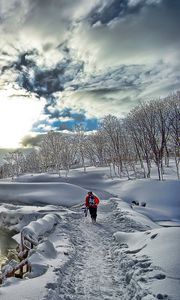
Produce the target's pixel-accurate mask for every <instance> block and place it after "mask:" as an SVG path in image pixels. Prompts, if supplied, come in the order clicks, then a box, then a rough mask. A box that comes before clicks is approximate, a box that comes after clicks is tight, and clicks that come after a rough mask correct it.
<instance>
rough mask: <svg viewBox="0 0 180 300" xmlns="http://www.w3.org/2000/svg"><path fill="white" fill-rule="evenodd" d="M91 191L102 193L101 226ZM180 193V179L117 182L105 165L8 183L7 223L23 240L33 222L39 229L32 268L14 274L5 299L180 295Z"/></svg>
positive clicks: (2, 294)
mask: <svg viewBox="0 0 180 300" xmlns="http://www.w3.org/2000/svg"><path fill="white" fill-rule="evenodd" d="M89 189H91V190H93V191H95V193H96V194H97V195H98V196H99V197H100V198H101V202H100V205H99V208H98V222H97V224H96V225H93V224H92V223H91V220H90V216H89V215H88V217H87V218H85V217H84V214H83V211H82V209H81V204H82V203H83V201H84V197H85V194H86V192H87V190H89ZM179 192H180V182H178V181H177V180H166V181H164V182H158V181H156V180H154V179H151V180H133V181H126V180H124V179H123V180H120V179H114V180H112V179H110V178H109V177H108V170H107V169H103V168H99V169H96V168H89V170H88V172H87V173H86V174H84V173H83V171H82V170H80V169H79V170H73V171H72V172H71V176H70V177H69V178H68V181H66V180H65V178H64V177H63V178H59V177H58V176H57V175H55V174H52V175H49V174H48V175H47V174H37V175H33V176H31V175H26V176H21V177H19V178H18V179H14V181H13V182H4V181H3V182H2V183H0V201H1V206H0V226H1V228H9V229H14V230H16V231H17V234H16V235H15V236H14V238H15V239H16V240H17V241H19V240H20V234H19V233H18V232H20V231H22V230H23V228H25V229H26V228H27V229H26V230H27V232H28V228H30V229H32V226H31V223H32V221H33V223H32V224H33V228H38V232H39V234H37V232H36V234H35V236H36V239H37V240H38V245H37V247H36V249H35V250H33V251H32V252H31V253H30V256H29V261H30V263H31V265H32V272H31V273H30V274H29V275H28V274H27V275H26V277H25V278H24V279H23V280H19V279H17V278H8V279H6V280H5V281H4V283H3V285H2V286H1V287H0V299H1V300H10V299H12V295H13V299H15V300H16V299H18V300H24V299H29V300H36V299H42V300H49V299H54V300H55V299H56V300H57V299H64V300H65V299H75V300H86V299H92V300H95V299H96V300H101V299H102V300H105V299H106V300H107V299H108V300H111V299H118V300H119V299H120V300H131V299H134V300H135V299H140V300H141V299H143V300H151V299H169V300H170V299H171V300H179V299H180V292H179V283H180V281H179V278H180V274H179V270H180V264H179V252H180V245H179V238H180V228H179V227H177V226H178V225H179V221H180V217H179V208H180V203H179V199H178V198H179V196H178V195H179ZM114 195H116V197H114ZM124 200H126V201H124ZM132 200H136V201H139V203H141V202H146V207H142V206H141V205H140V206H132V205H131V202H132ZM17 204H18V205H17ZM46 216H47V218H46ZM48 216H50V217H48ZM51 216H52V217H51ZM53 216H54V217H53ZM148 216H151V219H149V217H148ZM52 218H55V219H54V220H55V223H52ZM48 220H49V221H48ZM156 220H158V223H157V222H154V221H156ZM164 220H165V221H166V222H165V221H164ZM44 222H45V225H46V226H45V229H46V230H44V231H42V230H41V228H40V227H38V226H39V225H38V224H44ZM48 222H49V223H48ZM53 222H54V221H53ZM160 222H161V224H162V225H164V226H167V224H168V223H167V222H169V223H170V225H171V227H168V228H166V227H164V226H160ZM35 231H36V230H35Z"/></svg>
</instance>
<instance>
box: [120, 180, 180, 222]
mask: <svg viewBox="0 0 180 300" xmlns="http://www.w3.org/2000/svg"><path fill="white" fill-rule="evenodd" d="M116 191H117V193H118V195H119V196H120V197H121V198H122V199H123V200H125V201H127V202H129V203H131V202H132V201H133V200H134V201H138V202H139V203H141V202H146V204H147V205H146V207H138V206H136V207H134V208H135V209H136V211H139V212H141V213H143V214H145V215H147V216H149V217H150V218H151V219H152V220H154V221H160V220H172V221H179V222H180V197H179V195H180V181H178V180H167V181H162V182H160V181H157V180H133V181H128V182H123V183H122V184H121V186H120V187H119V190H116Z"/></svg>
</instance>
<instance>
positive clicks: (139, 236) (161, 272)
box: [113, 228, 180, 299]
mask: <svg viewBox="0 0 180 300" xmlns="http://www.w3.org/2000/svg"><path fill="white" fill-rule="evenodd" d="M113 236H114V238H115V240H116V241H117V243H118V244H119V247H120V248H121V250H122V252H124V253H126V254H129V255H133V256H134V255H135V256H136V257H137V259H138V260H139V259H142V258H146V257H149V258H150V262H149V271H150V272H149V274H148V272H147V274H146V275H145V274H143V272H142V274H139V275H141V276H143V280H144V281H146V282H149V285H151V283H152V282H153V281H154V283H153V285H152V286H151V290H152V291H153V292H154V293H156V292H157V291H159V292H160V294H159V295H161V296H162V297H163V294H165V295H166V294H171V295H174V298H172V299H177V293H178V292H177V291H178V288H179V278H180V260H178V257H179V253H180V244H179V239H180V228H156V229H152V230H148V231H145V232H133V233H127V232H116V233H115V234H114V235H113ZM127 247H128V248H127ZM150 266H151V268H150ZM135 274H136V276H137V271H136V272H134V276H135ZM141 280H142V278H141ZM162 281H164V282H162ZM159 297H160V296H159ZM158 299H165V298H158Z"/></svg>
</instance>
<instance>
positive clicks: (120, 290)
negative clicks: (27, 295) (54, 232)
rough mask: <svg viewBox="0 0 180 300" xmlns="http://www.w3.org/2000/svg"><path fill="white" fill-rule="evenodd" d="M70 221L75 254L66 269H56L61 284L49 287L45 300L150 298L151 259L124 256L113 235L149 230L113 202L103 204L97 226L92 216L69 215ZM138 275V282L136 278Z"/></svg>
mask: <svg viewBox="0 0 180 300" xmlns="http://www.w3.org/2000/svg"><path fill="white" fill-rule="evenodd" d="M77 216H78V214H77ZM66 222H67V224H68V225H67V232H68V234H71V240H72V243H73V245H74V251H73V253H71V254H70V257H69V260H68V263H66V264H65V265H64V267H63V268H58V267H57V268H56V269H55V272H56V275H57V282H56V283H49V284H48V285H47V288H48V292H47V294H46V295H45V296H44V297H43V300H45V299H50V298H51V299H52V300H98V299H102V300H111V299H114V300H116V299H118V300H121V299H122V300H124V299H126V300H130V299H145V298H146V296H147V295H148V294H149V292H148V291H147V289H146V287H145V283H146V282H145V280H144V279H143V274H144V273H146V274H147V273H148V272H149V271H150V269H149V267H150V265H151V262H150V261H149V259H148V257H142V258H141V259H139V260H137V258H136V257H135V256H134V257H133V255H131V256H130V255H128V254H126V253H125V252H124V253H123V254H120V253H119V250H120V249H119V247H117V246H116V244H115V241H114V240H113V237H112V234H113V233H114V232H116V231H117V230H121V231H128V232H132V231H135V230H137V228H138V230H145V229H147V227H146V228H143V226H142V225H141V226H140V225H138V224H137V223H136V222H134V221H132V220H130V219H128V218H127V217H126V216H123V215H121V214H120V213H118V214H116V210H115V204H113V203H111V202H109V201H102V202H101V205H100V207H99V209H98V223H97V224H96V225H93V224H92V223H91V221H90V217H89V218H82V216H81V217H80V216H79V217H78V218H77V217H76V218H74V217H73V215H72V216H71V215H69V216H67V217H66ZM69 226H70V227H69ZM137 270H138V272H137ZM135 272H137V276H136V277H137V279H138V280H137V281H136V280H133V279H132V275H133V274H134V273H135ZM144 297H145V298H144ZM149 299H153V298H149Z"/></svg>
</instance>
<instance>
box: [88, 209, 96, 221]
mask: <svg viewBox="0 0 180 300" xmlns="http://www.w3.org/2000/svg"><path fill="white" fill-rule="evenodd" d="M89 212H90V215H91V218H92V219H93V220H96V218H97V207H89Z"/></svg>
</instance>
